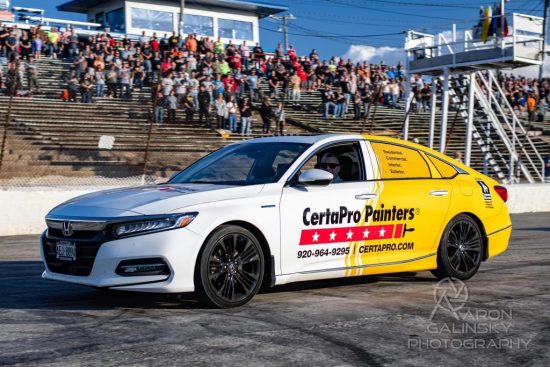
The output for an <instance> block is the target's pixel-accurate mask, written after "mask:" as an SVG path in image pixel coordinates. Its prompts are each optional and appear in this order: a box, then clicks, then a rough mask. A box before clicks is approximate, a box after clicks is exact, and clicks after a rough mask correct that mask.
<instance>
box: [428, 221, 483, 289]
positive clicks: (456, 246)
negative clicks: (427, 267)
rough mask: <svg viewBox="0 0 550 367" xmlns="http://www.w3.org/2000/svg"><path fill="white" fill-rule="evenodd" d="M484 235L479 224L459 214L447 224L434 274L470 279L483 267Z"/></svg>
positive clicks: (440, 276) (439, 277)
mask: <svg viewBox="0 0 550 367" xmlns="http://www.w3.org/2000/svg"><path fill="white" fill-rule="evenodd" d="M482 253H483V235H482V233H481V230H480V228H479V226H478V224H477V223H476V222H475V221H474V220H473V219H472V218H471V217H469V216H468V215H466V214H459V215H457V216H456V217H454V218H453V219H451V221H450V222H449V224H447V227H446V228H445V231H444V232H443V236H442V237H441V241H440V243H439V249H438V251H437V269H435V270H432V274H433V275H435V277H436V278H438V279H443V278H446V277H451V278H456V279H460V280H466V279H470V278H471V277H473V276H474V274H475V273H477V270H478V269H479V266H480V265H481V257H482Z"/></svg>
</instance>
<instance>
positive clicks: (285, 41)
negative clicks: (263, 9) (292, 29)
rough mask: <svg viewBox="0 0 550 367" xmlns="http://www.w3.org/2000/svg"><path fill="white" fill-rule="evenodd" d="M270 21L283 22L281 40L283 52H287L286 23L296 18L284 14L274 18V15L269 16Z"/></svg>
mask: <svg viewBox="0 0 550 367" xmlns="http://www.w3.org/2000/svg"><path fill="white" fill-rule="evenodd" d="M269 17H270V18H271V19H276V20H282V21H283V37H284V38H283V39H284V42H283V43H284V45H285V50H288V21H289V20H293V19H296V17H295V16H294V15H292V14H285V15H283V16H281V17H279V16H275V15H270V16H269Z"/></svg>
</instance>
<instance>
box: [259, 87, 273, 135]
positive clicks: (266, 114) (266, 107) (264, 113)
mask: <svg viewBox="0 0 550 367" xmlns="http://www.w3.org/2000/svg"><path fill="white" fill-rule="evenodd" d="M272 115H273V110H272V107H271V100H270V99H269V97H267V96H266V97H264V100H263V102H262V106H261V107H260V116H261V117H262V122H263V129H262V132H263V133H264V134H270V133H271V116H272Z"/></svg>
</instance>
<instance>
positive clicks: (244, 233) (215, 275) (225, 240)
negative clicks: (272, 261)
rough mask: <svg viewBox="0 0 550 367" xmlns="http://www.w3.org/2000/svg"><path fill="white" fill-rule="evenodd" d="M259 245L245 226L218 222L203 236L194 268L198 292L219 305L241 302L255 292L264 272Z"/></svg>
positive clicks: (202, 296) (210, 302) (233, 305)
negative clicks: (201, 248) (206, 238)
mask: <svg viewBox="0 0 550 367" xmlns="http://www.w3.org/2000/svg"><path fill="white" fill-rule="evenodd" d="M264 268H265V261H264V255H263V251H262V247H261V245H260V243H259V242H258V240H257V239H256V237H255V236H254V235H253V234H252V233H251V232H250V231H248V230H246V229H244V228H242V227H238V226H221V227H219V228H218V229H217V230H216V231H215V232H214V233H213V234H212V235H211V236H210V237H209V239H208V240H207V242H206V245H205V247H204V249H203V251H202V254H201V257H200V267H199V269H198V275H199V277H198V278H199V279H197V281H196V283H195V284H198V285H199V287H198V290H199V295H200V296H201V300H202V301H203V302H204V303H207V304H209V305H213V306H216V307H220V308H229V307H236V306H240V305H243V304H245V303H247V302H248V301H250V300H251V299H252V297H254V295H255V294H256V293H257V292H258V289H259V288H260V286H261V283H262V279H263V276H264Z"/></svg>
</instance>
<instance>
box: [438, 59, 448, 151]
mask: <svg viewBox="0 0 550 367" xmlns="http://www.w3.org/2000/svg"><path fill="white" fill-rule="evenodd" d="M448 117H449V68H447V67H446V68H444V69H443V96H442V97H441V136H440V138H439V151H440V152H441V153H444V152H445V144H446V143H447V118H448Z"/></svg>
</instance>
